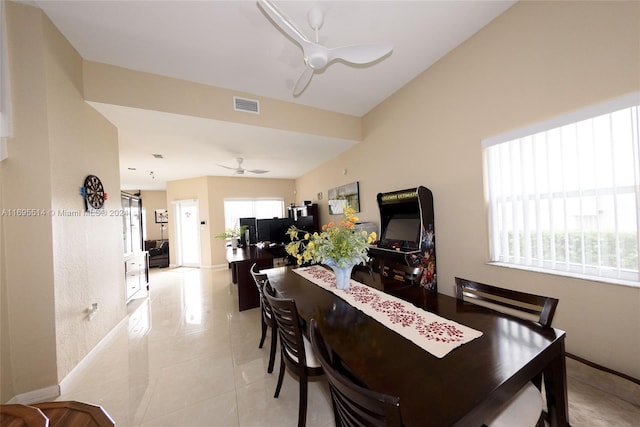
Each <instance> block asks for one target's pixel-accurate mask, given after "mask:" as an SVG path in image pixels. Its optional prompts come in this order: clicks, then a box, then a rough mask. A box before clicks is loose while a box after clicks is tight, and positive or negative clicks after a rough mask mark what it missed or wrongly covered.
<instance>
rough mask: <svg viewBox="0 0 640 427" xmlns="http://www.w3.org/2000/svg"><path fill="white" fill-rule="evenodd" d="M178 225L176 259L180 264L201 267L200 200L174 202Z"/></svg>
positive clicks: (176, 223) (176, 224)
mask: <svg viewBox="0 0 640 427" xmlns="http://www.w3.org/2000/svg"><path fill="white" fill-rule="evenodd" d="M173 207H174V215H173V217H174V218H175V226H176V240H177V241H176V252H177V253H176V261H177V263H178V265H179V266H184V267H200V215H199V213H198V200H179V201H176V202H173Z"/></svg>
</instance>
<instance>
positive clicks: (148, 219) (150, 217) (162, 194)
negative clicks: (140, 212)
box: [140, 191, 169, 240]
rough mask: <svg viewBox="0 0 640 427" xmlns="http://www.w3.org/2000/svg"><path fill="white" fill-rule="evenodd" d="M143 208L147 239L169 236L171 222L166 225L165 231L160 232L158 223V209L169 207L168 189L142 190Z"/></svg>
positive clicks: (145, 236) (166, 237)
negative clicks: (156, 213) (156, 212)
mask: <svg viewBox="0 0 640 427" xmlns="http://www.w3.org/2000/svg"><path fill="white" fill-rule="evenodd" d="M140 197H141V198H142V209H144V222H145V234H144V238H145V240H160V237H164V238H165V239H168V238H169V224H167V225H165V227H164V232H163V233H162V234H161V233H160V224H156V217H155V211H156V209H167V192H166V191H141V192H140Z"/></svg>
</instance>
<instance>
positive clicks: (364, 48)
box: [329, 43, 393, 64]
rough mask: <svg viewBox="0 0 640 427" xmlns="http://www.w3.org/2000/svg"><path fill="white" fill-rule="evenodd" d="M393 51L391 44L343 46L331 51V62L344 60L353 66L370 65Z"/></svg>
mask: <svg viewBox="0 0 640 427" xmlns="http://www.w3.org/2000/svg"><path fill="white" fill-rule="evenodd" d="M392 50H393V45H392V44H391V43H373V44H359V45H351V46H342V47H336V48H334V49H329V60H330V61H333V60H336V59H342V60H343V61H346V62H350V63H352V64H368V63H370V62H373V61H376V60H378V59H380V58H382V57H384V56H386V55H388V54H389V53H391V51H392Z"/></svg>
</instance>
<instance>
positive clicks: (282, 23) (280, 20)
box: [258, 0, 311, 47]
mask: <svg viewBox="0 0 640 427" xmlns="http://www.w3.org/2000/svg"><path fill="white" fill-rule="evenodd" d="M258 4H259V5H260V7H261V8H262V10H264V11H265V13H266V14H267V15H269V17H270V18H271V19H272V20H273V22H274V23H275V24H276V25H277V26H278V27H280V29H282V31H284V32H285V33H286V34H287V35H289V37H291V38H292V39H293V40H295V42H296V43H298V44H300V45H301V46H302V47H304V46H305V45H307V44H309V43H311V41H310V40H309V39H308V38H307V37H306V36H305V35H304V34H302V32H301V31H300V30H299V29H298V28H297V27H296V26H295V25H294V24H293V22H291V20H290V19H289V18H288V17H287V15H285V14H284V13H282V12H281V11H280V10H279V9H278V8H277V7H276V6H275V5H274V4H273V3H271V2H270V1H268V0H258Z"/></svg>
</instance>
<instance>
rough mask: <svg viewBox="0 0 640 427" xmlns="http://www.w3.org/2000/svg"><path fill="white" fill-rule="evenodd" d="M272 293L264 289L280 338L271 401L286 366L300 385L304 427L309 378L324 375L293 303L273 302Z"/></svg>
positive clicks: (301, 426) (300, 425) (300, 415)
mask: <svg viewBox="0 0 640 427" xmlns="http://www.w3.org/2000/svg"><path fill="white" fill-rule="evenodd" d="M272 289H273V288H269V290H268V291H267V290H266V289H265V296H266V298H267V300H268V301H269V303H270V304H271V308H272V309H273V317H274V318H275V319H276V323H277V324H278V329H277V330H278V335H279V336H280V373H279V374H278V385H277V386H276V392H275V394H274V395H273V397H276V398H277V397H278V396H279V395H280V389H281V388H282V381H283V379H284V373H285V370H286V369H285V366H286V367H287V368H289V370H290V371H291V372H292V373H293V374H295V375H296V376H297V377H298V382H299V383H300V402H299V406H298V427H304V425H305V423H306V419H307V394H308V378H309V377H314V376H319V375H323V374H324V371H323V369H322V366H321V365H320V362H318V359H316V357H315V354H314V353H313V350H312V349H311V343H310V342H309V340H307V338H306V337H304V335H303V334H302V327H301V326H300V318H299V316H298V310H297V308H296V302H295V301H294V300H293V299H283V298H276V297H275V296H274V292H273V291H272Z"/></svg>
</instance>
